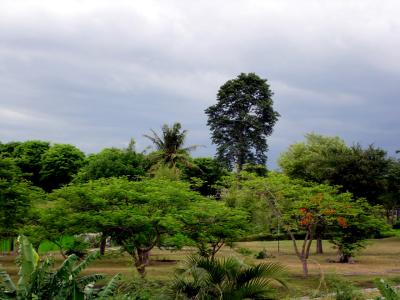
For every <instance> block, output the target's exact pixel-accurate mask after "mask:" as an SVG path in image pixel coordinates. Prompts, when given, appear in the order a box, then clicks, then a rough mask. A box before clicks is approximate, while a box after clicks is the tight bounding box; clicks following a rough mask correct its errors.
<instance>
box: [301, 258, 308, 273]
mask: <svg viewBox="0 0 400 300" xmlns="http://www.w3.org/2000/svg"><path fill="white" fill-rule="evenodd" d="M301 265H302V267H303V275H304V277H307V276H308V263H307V259H305V258H303V259H302V260H301Z"/></svg>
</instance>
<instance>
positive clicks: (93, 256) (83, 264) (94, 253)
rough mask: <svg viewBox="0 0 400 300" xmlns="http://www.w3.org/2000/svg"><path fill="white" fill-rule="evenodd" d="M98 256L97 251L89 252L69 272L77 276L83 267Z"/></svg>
mask: <svg viewBox="0 0 400 300" xmlns="http://www.w3.org/2000/svg"><path fill="white" fill-rule="evenodd" d="M98 258H99V251H95V252H92V253H90V254H89V255H88V256H86V257H85V259H84V260H83V261H82V262H81V263H80V264H79V265H78V266H76V267H75V268H74V269H73V270H72V272H71V274H72V276H77V275H78V274H79V273H80V272H81V271H82V270H83V269H85V268H86V267H87V266H88V265H89V264H90V263H91V262H92V261H94V260H96V259H98Z"/></svg>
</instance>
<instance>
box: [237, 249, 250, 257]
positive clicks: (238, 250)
mask: <svg viewBox="0 0 400 300" xmlns="http://www.w3.org/2000/svg"><path fill="white" fill-rule="evenodd" d="M236 252H238V253H240V254H242V255H245V256H249V255H251V254H252V253H253V252H252V251H251V250H250V249H248V248H239V249H237V250H236Z"/></svg>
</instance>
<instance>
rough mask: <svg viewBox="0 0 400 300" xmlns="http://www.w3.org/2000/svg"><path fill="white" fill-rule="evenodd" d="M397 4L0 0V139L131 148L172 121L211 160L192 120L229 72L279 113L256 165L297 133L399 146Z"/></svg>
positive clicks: (201, 128) (198, 122)
mask: <svg viewBox="0 0 400 300" xmlns="http://www.w3.org/2000/svg"><path fill="white" fill-rule="evenodd" d="M399 14H400V1H398V0H393V1H384V0H380V1H377V0H374V1H368V0H360V1H349V0H345V1H339V0H337V1H333V0H329V1H323V0H316V1H311V0H310V1H307V0H303V1H299V0H293V1H282V0H280V1H275V0H273V1H272V0H271V1H267V0H262V1H261V0H260V1H249V0H244V1H233V0H226V1H222V0H221V1H215V0H210V1H187V0H182V1H172V0H169V1H161V0H160V1H149V0H146V1H145V0H143V1H132V0H127V1H122V0H121V1H118V0H113V1H111V0H108V1H105V0H93V1H89V0H82V1H77V0H68V1H61V0H51V1H44V0H41V1H30V0H26V1H19V0H0V141H2V142H8V141H11V140H28V139H42V140H49V141H52V142H57V143H72V144H75V145H77V146H78V147H79V148H81V149H82V150H84V151H85V152H86V153H91V152H96V151H98V150H100V149H102V148H104V147H110V146H116V147H123V146H126V145H127V144H128V141H129V139H130V138H131V137H134V138H135V139H136V140H137V144H138V148H139V149H144V148H145V147H146V146H148V145H149V142H148V141H147V140H145V139H144V138H143V136H142V135H143V134H144V133H148V132H149V129H150V128H153V129H156V130H157V129H159V128H160V127H161V125H162V124H164V123H170V124H171V123H173V122H174V121H180V122H181V123H182V124H183V126H184V128H186V129H188V131H189V133H188V144H203V145H205V146H206V147H204V148H202V149H200V150H198V151H196V152H195V153H194V155H195V156H201V155H213V154H214V151H215V147H214V146H212V145H211V143H210V133H209V130H208V128H207V126H206V116H205V114H204V109H205V108H207V107H208V106H210V105H212V104H214V103H215V101H216V93H217V91H218V88H219V87H220V86H221V85H222V84H223V83H224V82H225V81H227V80H229V79H232V78H234V77H236V76H237V75H238V74H239V73H241V72H255V73H257V74H258V75H260V76H261V77H263V78H266V79H268V82H269V83H270V85H271V88H272V90H273V91H274V93H275V95H274V106H275V109H276V110H277V111H278V112H279V113H280V114H281V118H280V120H279V122H278V123H277V125H276V127H275V131H274V133H273V135H272V136H271V138H270V139H269V145H270V152H269V164H270V166H272V167H275V166H276V163H275V161H276V158H277V157H278V155H279V153H280V152H282V151H284V150H285V148H286V147H287V146H288V145H290V144H291V143H293V142H296V141H300V140H302V139H303V136H304V134H306V133H308V132H317V133H321V134H325V135H339V136H341V137H343V138H344V139H345V140H346V141H347V142H348V143H349V144H351V143H352V142H360V143H362V144H363V145H368V144H371V143H374V144H375V145H377V146H381V147H383V148H385V149H386V150H388V152H389V154H391V155H394V150H395V149H399V148H400V141H399V138H400V116H399V113H400V99H399V98H400V18H399Z"/></svg>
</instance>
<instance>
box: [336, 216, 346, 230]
mask: <svg viewBox="0 0 400 300" xmlns="http://www.w3.org/2000/svg"><path fill="white" fill-rule="evenodd" d="M337 221H338V223H339V226H340V227H342V228H347V227H348V226H349V225H348V224H347V221H346V219H345V218H343V217H338V218H337Z"/></svg>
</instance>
